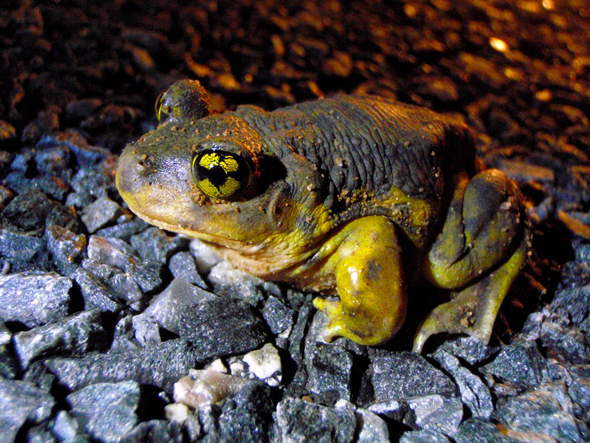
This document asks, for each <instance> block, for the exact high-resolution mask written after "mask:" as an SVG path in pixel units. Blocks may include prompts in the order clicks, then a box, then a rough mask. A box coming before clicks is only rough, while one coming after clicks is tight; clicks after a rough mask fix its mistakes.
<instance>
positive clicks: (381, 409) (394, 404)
mask: <svg viewBox="0 0 590 443" xmlns="http://www.w3.org/2000/svg"><path fill="white" fill-rule="evenodd" d="M368 410H369V411H371V412H373V413H374V414H377V415H378V416H380V417H387V418H390V419H392V420H395V421H399V422H401V421H402V420H403V418H404V416H405V415H406V414H407V413H408V412H409V410H410V408H409V407H408V405H407V404H406V403H405V402H400V401H397V400H389V401H384V402H379V403H373V404H372V405H370V406H369V407H368Z"/></svg>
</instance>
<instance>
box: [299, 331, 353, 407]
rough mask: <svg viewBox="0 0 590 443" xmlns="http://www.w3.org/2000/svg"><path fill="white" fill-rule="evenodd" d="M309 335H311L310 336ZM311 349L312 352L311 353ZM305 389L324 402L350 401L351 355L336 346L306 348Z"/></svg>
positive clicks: (321, 345) (311, 346)
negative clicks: (306, 374)
mask: <svg viewBox="0 0 590 443" xmlns="http://www.w3.org/2000/svg"><path fill="white" fill-rule="evenodd" d="M310 335H311V334H310ZM312 348H313V351H312ZM305 354H306V356H305V360H306V367H307V372H308V376H309V377H308V379H307V387H308V389H309V390H310V391H311V392H313V393H314V394H319V395H322V396H323V398H325V399H326V401H330V402H332V403H335V402H336V401H337V400H338V399H344V400H349V401H350V400H351V397H352V393H351V382H352V369H353V358H352V355H351V354H350V353H349V352H348V351H346V350H345V349H343V348H342V347H339V346H337V345H325V344H321V343H320V344H317V345H315V343H314V344H312V345H308V346H306V352H305Z"/></svg>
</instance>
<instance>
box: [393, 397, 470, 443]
mask: <svg viewBox="0 0 590 443" xmlns="http://www.w3.org/2000/svg"><path fill="white" fill-rule="evenodd" d="M408 406H409V408H410V410H411V413H409V414H407V415H406V416H405V417H404V420H403V422H404V424H406V425H408V426H410V427H411V428H412V429H415V430H421V429H425V430H429V431H434V432H440V433H442V434H445V435H447V436H450V437H452V436H453V435H455V433H456V432H457V429H458V428H459V425H460V424H461V420H462V419H463V404H462V403H461V400H460V399H459V398H457V397H451V398H447V397H443V396H442V395H438V394H435V395H425V396H422V397H417V398H413V399H411V400H408Z"/></svg>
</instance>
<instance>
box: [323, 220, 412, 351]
mask: <svg viewBox="0 0 590 443" xmlns="http://www.w3.org/2000/svg"><path fill="white" fill-rule="evenodd" d="M322 249H323V250H324V251H330V253H329V256H328V257H326V259H325V261H324V264H323V266H322V273H326V272H330V273H332V272H333V274H334V275H335V280H336V289H337V292H338V295H339V296H340V300H339V301H329V300H326V299H323V298H316V299H314V301H313V303H314V306H315V307H316V308H318V309H320V310H323V311H324V312H325V313H326V314H327V316H328V318H329V322H328V324H327V325H326V326H325V327H324V329H323V331H322V338H323V339H324V340H326V341H331V340H332V339H333V338H334V337H338V336H342V337H347V338H350V339H351V340H353V341H355V342H357V343H360V344H363V345H379V344H382V343H385V342H387V341H388V340H389V339H391V338H392V337H393V336H394V335H395V333H396V332H397V331H398V329H399V328H400V327H401V325H402V324H403V322H404V319H405V313H406V294H405V292H404V283H403V276H402V263H401V249H400V246H399V244H398V239H397V234H396V231H395V227H394V226H393V224H392V223H390V222H389V221H388V220H387V219H386V218H385V217H381V216H369V217H363V218H360V219H356V220H353V221H351V222H350V223H348V224H347V225H346V226H344V227H343V228H342V229H341V230H340V231H339V232H338V233H337V234H336V235H335V236H334V237H333V238H332V239H330V240H329V242H328V244H327V245H325V247H324V248H322ZM321 252H322V251H320V255H321Z"/></svg>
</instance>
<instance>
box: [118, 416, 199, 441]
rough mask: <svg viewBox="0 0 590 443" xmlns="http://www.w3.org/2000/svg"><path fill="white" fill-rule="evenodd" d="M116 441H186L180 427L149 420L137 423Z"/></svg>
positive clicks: (163, 421)
mask: <svg viewBox="0 0 590 443" xmlns="http://www.w3.org/2000/svg"><path fill="white" fill-rule="evenodd" d="M118 441H119V442H120V443H146V442H153V443H160V442H162V443H184V442H185V441H186V439H185V438H184V433H183V428H182V426H181V425H179V424H177V423H172V422H170V421H167V420H149V421H144V422H141V423H139V424H138V425H137V426H135V427H134V428H133V429H132V430H131V431H129V432H128V433H127V434H125V435H124V436H123V437H122V438H121V440H118ZM191 441H193V440H191Z"/></svg>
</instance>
